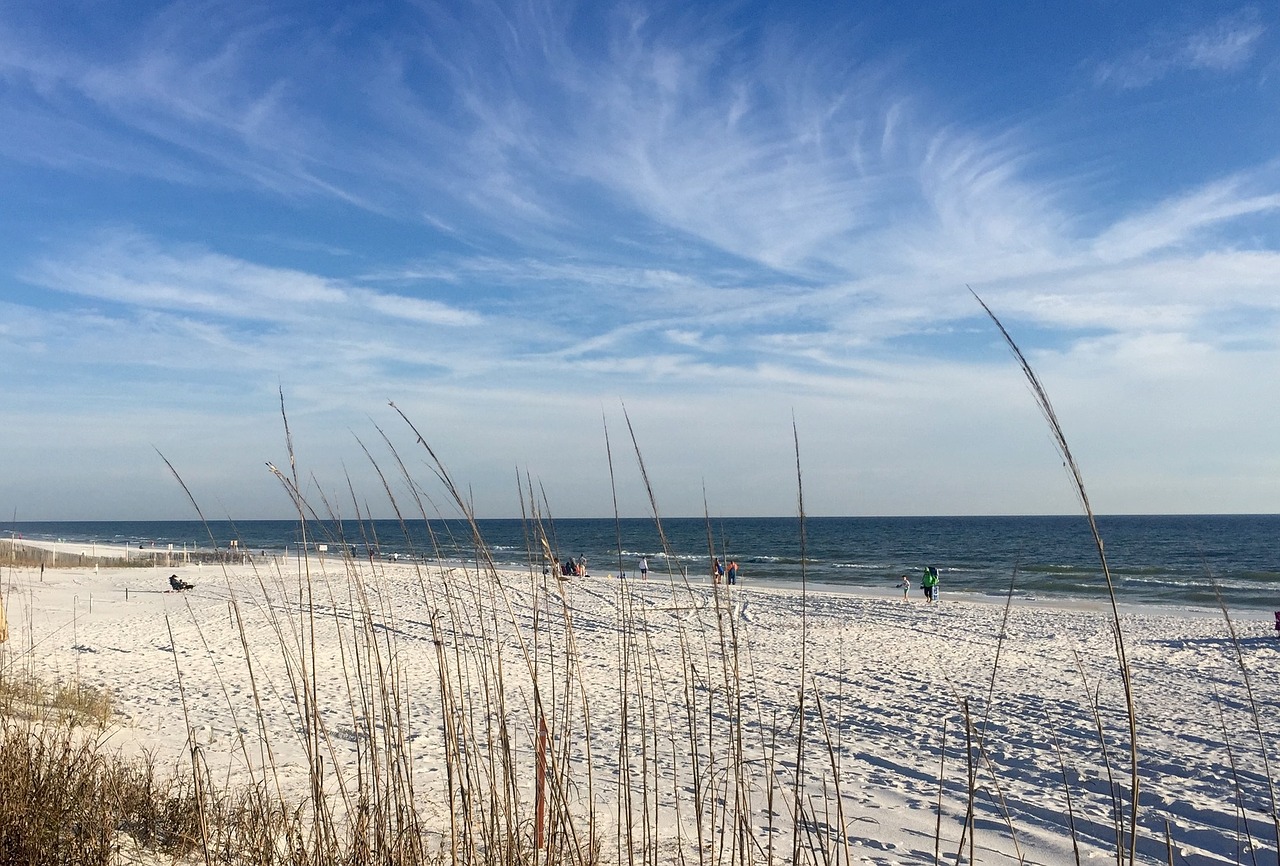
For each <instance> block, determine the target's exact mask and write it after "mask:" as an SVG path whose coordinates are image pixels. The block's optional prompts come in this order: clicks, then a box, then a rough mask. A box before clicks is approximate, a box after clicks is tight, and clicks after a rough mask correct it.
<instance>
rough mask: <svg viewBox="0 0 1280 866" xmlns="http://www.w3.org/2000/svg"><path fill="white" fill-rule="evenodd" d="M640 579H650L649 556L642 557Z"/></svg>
mask: <svg viewBox="0 0 1280 866" xmlns="http://www.w3.org/2000/svg"><path fill="white" fill-rule="evenodd" d="M640 579H641V580H648V579H649V557H647V556H642V557H640Z"/></svg>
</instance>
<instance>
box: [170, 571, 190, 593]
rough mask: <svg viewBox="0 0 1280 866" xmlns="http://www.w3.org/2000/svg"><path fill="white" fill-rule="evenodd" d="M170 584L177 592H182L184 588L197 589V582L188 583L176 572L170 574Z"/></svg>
mask: <svg viewBox="0 0 1280 866" xmlns="http://www.w3.org/2000/svg"><path fill="white" fill-rule="evenodd" d="M169 586H170V587H171V588H173V589H174V590H175V591H177V592H182V591H183V590H184V589H195V584H191V583H187V582H186V581H185V580H182V579H180V578H179V577H178V575H176V574H171V575H169Z"/></svg>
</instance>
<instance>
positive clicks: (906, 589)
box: [898, 574, 911, 601]
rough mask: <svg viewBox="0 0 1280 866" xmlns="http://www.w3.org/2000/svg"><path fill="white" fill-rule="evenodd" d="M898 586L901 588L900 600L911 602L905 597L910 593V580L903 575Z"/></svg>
mask: <svg viewBox="0 0 1280 866" xmlns="http://www.w3.org/2000/svg"><path fill="white" fill-rule="evenodd" d="M898 586H900V587H902V600H903V601H911V599H910V598H908V597H907V594H908V593H910V592H911V578H910V577H909V576H907V575H905V574H904V575H902V581H901V582H900V583H899V584H898Z"/></svg>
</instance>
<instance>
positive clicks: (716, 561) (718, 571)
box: [711, 556, 724, 585]
mask: <svg viewBox="0 0 1280 866" xmlns="http://www.w3.org/2000/svg"><path fill="white" fill-rule="evenodd" d="M722 577H724V564H723V563H721V562H720V557H718V556H714V557H712V562H711V582H712V583H714V584H716V585H719V583H720V578H722Z"/></svg>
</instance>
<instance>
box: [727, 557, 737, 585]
mask: <svg viewBox="0 0 1280 866" xmlns="http://www.w3.org/2000/svg"><path fill="white" fill-rule="evenodd" d="M737 582H738V560H736V559H731V560H729V585H730V586H733V585H734V584H735V583H737Z"/></svg>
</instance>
